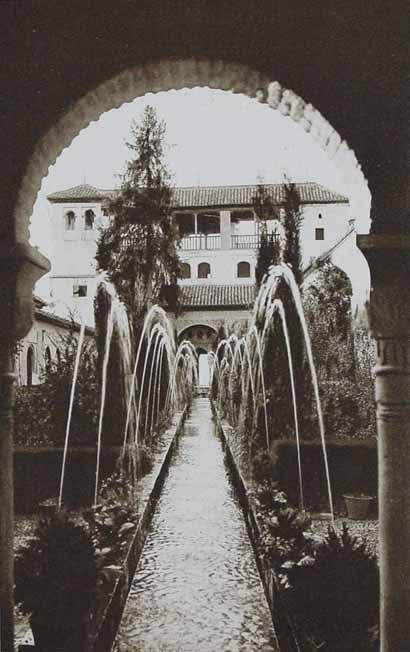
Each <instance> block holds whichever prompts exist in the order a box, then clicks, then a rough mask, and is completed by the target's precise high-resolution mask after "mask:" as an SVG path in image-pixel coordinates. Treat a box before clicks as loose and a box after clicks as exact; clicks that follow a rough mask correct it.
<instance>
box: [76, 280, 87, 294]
mask: <svg viewBox="0 0 410 652" xmlns="http://www.w3.org/2000/svg"><path fill="white" fill-rule="evenodd" d="M73 296H75V297H86V296H87V286H86V285H78V284H77V283H74V285H73Z"/></svg>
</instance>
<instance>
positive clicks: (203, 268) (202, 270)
mask: <svg viewBox="0 0 410 652" xmlns="http://www.w3.org/2000/svg"><path fill="white" fill-rule="evenodd" d="M210 276H211V266H210V264H209V263H199V265H198V278H209V277H210Z"/></svg>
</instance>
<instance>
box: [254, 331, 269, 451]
mask: <svg viewBox="0 0 410 652" xmlns="http://www.w3.org/2000/svg"><path fill="white" fill-rule="evenodd" d="M250 334H253V335H254V336H255V341H256V347H257V351H258V357H259V371H260V378H261V382H262V396H263V407H264V415H265V430H266V447H267V450H268V451H269V449H270V439H269V429H268V414H267V410H266V388H265V378H264V375H263V365H262V351H261V343H260V339H259V334H258V330H257V328H256V325H253V326H252V329H251V331H250Z"/></svg>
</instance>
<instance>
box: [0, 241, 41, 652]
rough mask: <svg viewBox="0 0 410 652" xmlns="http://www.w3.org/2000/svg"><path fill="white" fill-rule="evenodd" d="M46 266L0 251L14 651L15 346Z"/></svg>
mask: <svg viewBox="0 0 410 652" xmlns="http://www.w3.org/2000/svg"><path fill="white" fill-rule="evenodd" d="M48 270H49V263H48V260H47V259H46V258H44V256H42V255H41V254H40V253H39V252H38V251H37V250H36V249H34V248H32V247H30V246H29V245H27V244H7V243H3V244H2V245H1V246H0V305H1V319H0V610H1V624H0V637H1V638H0V640H1V646H0V649H1V652H13V650H14V617H13V606H14V600H13V590H14V577H13V557H14V550H13V530H14V508H13V416H12V415H13V405H14V386H15V375H14V357H15V353H14V352H15V346H16V343H17V341H18V340H19V339H21V338H22V337H23V336H24V335H25V334H26V333H28V331H29V330H30V328H31V325H32V321H33V317H32V314H33V299H32V293H33V286H34V283H35V282H36V280H37V279H39V278H40V277H41V276H42V275H43V274H44V273H45V272H47V271H48Z"/></svg>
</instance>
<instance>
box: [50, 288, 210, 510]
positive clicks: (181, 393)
mask: <svg viewBox="0 0 410 652" xmlns="http://www.w3.org/2000/svg"><path fill="white" fill-rule="evenodd" d="M98 285H99V289H100V291H102V292H103V293H105V295H106V296H107V297H108V299H109V310H108V314H107V322H106V329H105V332H106V335H105V343H104V351H103V359H102V370H101V400H100V410H99V418H98V429H97V434H96V441H97V453H96V471H95V483H94V506H96V505H97V504H98V495H99V485H100V465H101V450H102V434H103V425H104V413H105V406H106V395H107V382H108V370H109V361H110V353H111V347H112V343H113V336H114V333H115V334H116V336H117V342H118V348H119V352H120V360H119V363H120V365H121V372H122V375H123V379H124V386H125V396H124V400H125V409H126V422H125V428H124V433H123V443H122V451H121V456H120V463H121V469H122V471H124V465H125V461H126V459H127V460H128V464H129V470H130V472H131V473H130V476H131V481H132V483H133V484H135V482H136V480H137V469H138V462H139V453H140V448H141V444H142V443H143V442H145V441H146V440H147V438H149V439H150V440H152V438H153V436H154V434H156V433H157V432H158V429H159V424H160V423H163V421H164V420H165V419H166V418H167V416H169V415H172V414H173V413H174V412H175V411H176V410H178V409H181V408H182V407H183V405H184V403H185V402H186V397H187V394H189V393H190V392H191V391H192V388H193V387H194V386H195V385H197V384H198V371H197V355H196V352H195V349H194V347H193V346H192V344H191V342H189V341H186V340H184V341H183V342H181V343H180V344H179V346H178V347H177V346H176V343H175V334H174V330H173V327H172V324H171V322H170V320H169V319H168V317H167V315H166V313H165V311H164V310H163V309H162V308H161V307H159V306H156V305H154V306H152V308H151V309H150V310H149V311H148V312H147V315H146V317H145V320H144V324H143V328H142V333H141V336H140V339H139V344H138V349H137V352H136V356H135V361H134V363H133V361H132V336H131V331H130V325H129V319H128V315H127V311H126V308H125V306H124V304H123V303H122V302H121V301H120V300H119V298H118V296H117V293H116V291H115V288H114V286H113V285H112V284H111V283H109V282H108V281H107V280H106V279H105V278H103V277H101V278H100V280H99V284H98ZM84 336H85V325H84V323H83V324H82V325H81V329H80V335H79V338H78V344H77V351H76V358H75V363H74V372H73V379H72V386H71V393H70V400H69V408H68V416H67V423H66V432H65V442H64V451H63V461H62V469H61V478H60V489H59V496H58V509H61V507H62V502H63V489H64V480H65V475H66V461H67V454H68V447H69V439H70V428H71V419H72V413H73V407H74V403H75V392H76V386H77V379H78V372H79V368H80V361H81V351H82V348H83V344H84ZM142 356H144V357H143V358H142ZM165 366H166V369H167V379H168V387H167V390H166V396H165V400H163V401H162V404H161V397H162V396H163V392H162V391H161V390H162V379H163V370H164V369H165ZM141 368H142V372H141ZM139 372H140V373H139Z"/></svg>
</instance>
